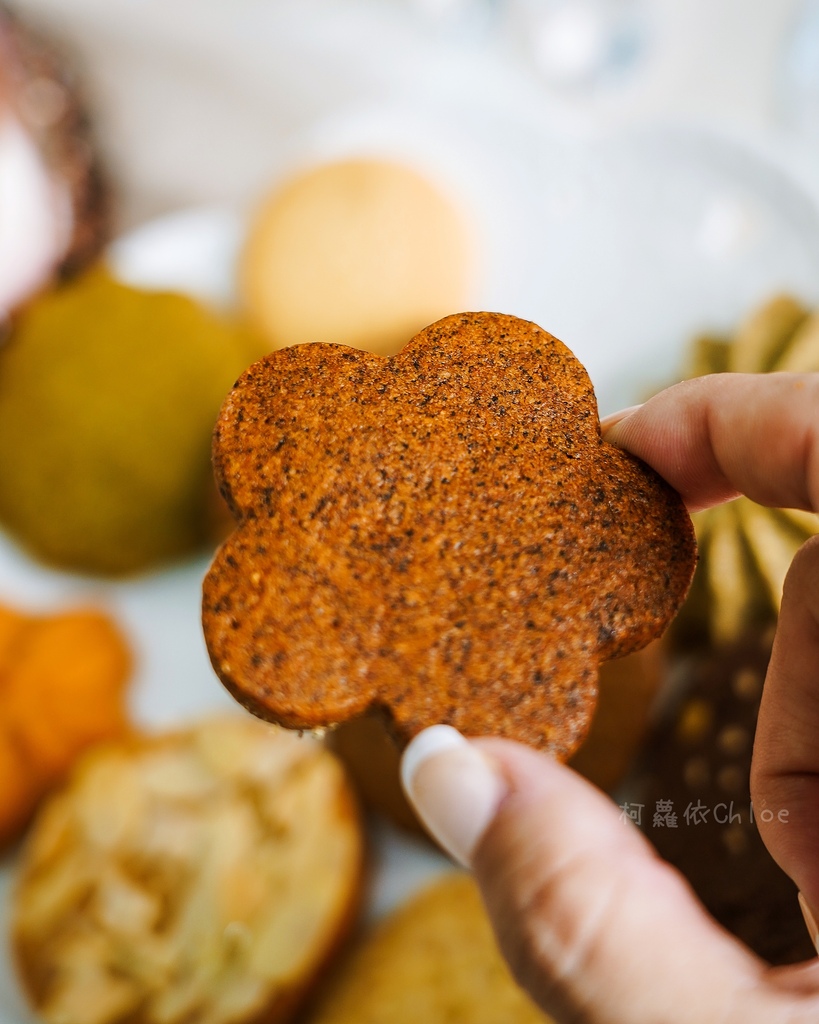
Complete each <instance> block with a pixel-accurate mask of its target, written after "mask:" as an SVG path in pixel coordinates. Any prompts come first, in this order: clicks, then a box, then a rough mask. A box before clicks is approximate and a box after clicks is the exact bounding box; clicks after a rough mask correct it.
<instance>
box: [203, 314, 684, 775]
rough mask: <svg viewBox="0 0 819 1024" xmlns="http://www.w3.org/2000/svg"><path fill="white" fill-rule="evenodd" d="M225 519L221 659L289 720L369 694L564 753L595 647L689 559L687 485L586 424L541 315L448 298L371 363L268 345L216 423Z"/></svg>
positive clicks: (276, 716)
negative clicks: (411, 334)
mask: <svg viewBox="0 0 819 1024" xmlns="http://www.w3.org/2000/svg"><path fill="white" fill-rule="evenodd" d="M214 462H215V467H216V473H217V477H218V479H219V482H220V486H221V489H222V493H223V494H224V496H225V498H226V500H227V501H228V504H229V505H230V507H231V509H232V510H233V512H234V514H235V516H236V517H237V519H238V521H239V525H238V528H237V529H236V530H235V531H234V533H233V534H232V535H231V537H230V538H228V540H227V541H226V542H225V544H224V545H223V546H222V548H221V549H220V551H219V553H218V555H217V557H216V559H215V561H214V564H213V566H212V567H211V569H210V572H209V573H208V575H207V578H206V580H205V585H204V602H203V618H204V629H205V637H206V639H207V643H208V648H209V651H210V656H211V659H212V662H213V665H214V667H215V669H216V672H217V673H218V674H219V676H220V677H221V679H222V681H223V682H224V683H225V685H226V686H227V687H228V689H229V690H230V691H231V692H232V693H233V694H234V695H235V696H236V698H237V699H238V700H239V701H240V702H241V703H242V704H244V705H245V706H246V707H247V708H249V709H250V710H251V711H253V712H254V713H255V714H258V715H260V716H261V717H263V718H267V719H270V720H272V721H275V722H279V723H280V724H282V725H286V726H288V727H291V728H297V729H305V728H306V729H311V728H316V727H321V726H327V725H332V724H335V723H337V722H340V721H343V720H345V719H348V718H353V717H356V716H358V715H361V714H364V713H365V712H367V711H368V710H371V709H377V710H379V711H381V712H383V713H384V714H385V715H386V716H387V717H388V719H389V720H390V723H391V726H392V728H393V730H394V732H395V733H396V735H397V736H398V738H399V739H400V740H402V741H407V740H408V739H409V738H410V737H412V736H413V735H414V734H415V733H417V732H419V731H420V730H421V729H423V728H424V727H425V726H427V725H431V724H432V723H434V722H446V723H449V724H451V725H453V726H455V727H456V728H458V729H460V730H461V731H463V732H464V733H466V734H469V735H477V734H485V733H495V734H501V735H505V736H509V737H512V738H515V739H518V740H521V741H523V742H526V743H529V744H532V745H535V746H540V747H544V748H547V749H549V750H551V751H552V752H553V753H555V754H556V755H558V756H560V757H567V756H568V755H569V754H570V753H571V752H572V751H573V750H574V749H575V747H576V746H577V745H578V743H579V742H580V740H581V739H582V737H583V735H584V734H585V731H586V729H587V726H588V722H589V718H590V716H591V713H592V710H593V707H594V701H595V697H596V680H597V669H598V665H599V663H600V662H601V661H603V660H605V659H608V658H612V657H617V656H619V655H622V654H627V653H628V652H630V651H632V650H636V649H638V648H640V647H642V646H644V645H645V644H647V643H648V642H649V640H651V639H653V638H654V637H656V636H658V635H659V634H660V633H661V632H662V631H663V630H664V629H665V627H666V626H667V624H668V622H669V621H670V619H671V618H672V616H673V615H674V613H675V612H676V610H677V608H678V607H679V605H680V603H681V601H682V600H683V598H684V596H685V593H686V591H687V589H688V585H689V582H690V579H691V574H692V572H693V568H694V563H695V559H696V553H695V542H694V535H693V530H692V527H691V521H690V519H689V517H688V514H687V513H686V511H685V508H684V506H683V503H682V501H681V500H680V498H679V495H677V494H676V492H674V491H673V490H672V489H671V488H670V487H669V486H668V485H667V484H666V483H665V482H664V481H662V480H661V479H660V478H659V477H658V476H657V475H656V474H655V473H654V472H653V471H652V470H650V469H649V468H648V467H646V466H645V465H644V464H642V463H641V462H639V461H638V460H636V459H634V458H633V457H631V456H629V455H627V454H625V453H624V452H622V451H621V450H619V449H617V448H615V447H613V446H612V445H609V444H606V443H605V442H603V441H602V440H601V437H600V428H599V423H598V418H597V406H596V401H595V397H594V392H593V390H592V386H591V382H590V381H589V378H588V375H587V374H586V371H585V370H584V369H583V367H582V366H581V365H580V363H579V362H578V361H577V359H575V357H574V356H573V355H572V353H571V352H570V351H569V350H568V349H567V348H566V347H565V346H564V345H563V344H562V343H561V342H559V341H558V340H557V339H556V338H553V337H552V336H551V335H550V334H547V333H546V332H545V331H543V330H541V329H540V328H539V327H537V326H536V325H535V324H532V323H529V322H527V321H524V320H519V319H517V318H515V317H511V316H504V315H501V314H495V313H464V314H459V315H455V316H450V317H447V318H445V319H444V320H440V321H438V322H437V323H435V324H433V325H432V326H431V327H428V328H426V330H424V331H422V332H421V333H420V334H418V335H417V336H416V337H415V338H414V339H413V340H412V341H411V342H410V343H409V344H408V345H407V346H406V347H405V348H404V349H403V350H402V351H401V352H400V353H399V354H398V355H396V356H392V357H390V358H384V357H380V356H376V355H372V354H369V353H364V352H359V351H357V350H353V349H349V348H345V347H342V346H333V345H322V344H318V345H305V346H299V347H295V348H291V349H285V350H283V351H280V352H274V353H272V354H271V355H269V356H266V357H265V358H264V359H262V360H260V361H259V362H258V363H256V364H254V365H253V366H252V367H251V368H250V369H249V370H248V371H247V372H246V373H245V374H243V376H242V377H241V378H240V380H239V381H238V383H237V385H236V387H235V388H234V389H233V391H232V392H231V394H230V395H229V397H228V399H227V401H226V402H225V405H224V406H223V408H222V412H221V415H220V418H219V420H218V422H217V426H216V431H215V436H214Z"/></svg>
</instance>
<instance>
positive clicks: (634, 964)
mask: <svg viewBox="0 0 819 1024" xmlns="http://www.w3.org/2000/svg"><path fill="white" fill-rule="evenodd" d="M604 430H605V431H606V437H607V440H609V441H611V442H613V443H614V444H617V445H619V446H621V447H623V448H625V449H627V450H628V451H630V452H633V453H634V454H635V455H638V456H639V457H640V458H642V459H644V460H645V461H646V462H648V463H649V464H650V465H652V466H653V467H654V468H655V469H656V470H657V471H658V472H659V473H660V474H661V475H663V476H664V477H665V478H666V479H667V480H668V481H669V482H670V483H671V484H672V485H673V486H674V487H676V488H677V489H678V490H679V491H680V493H681V494H682V495H683V497H684V499H685V501H686V503H687V504H688V506H689V508H690V509H691V510H696V509H701V508H705V507H708V506H710V505H714V504H718V503H720V502H724V501H728V500H730V499H732V498H734V497H736V496H737V495H739V494H746V495H748V496H749V497H751V498H752V499H753V500H755V501H757V502H760V503H761V504H764V505H771V506H784V507H796V508H801V509H813V510H819V374H800V375H795V374H768V375H744V374H719V375H714V376H711V377H706V378H701V379H698V380H694V381H688V382H685V383H683V384H680V385H677V386H676V387H673V388H670V389H668V390H666V391H664V392H662V393H661V394H659V395H657V396H655V397H654V398H652V399H651V400H650V401H649V402H648V403H647V404H646V405H644V406H642V407H640V408H639V409H638V410H637V411H633V412H629V413H628V414H626V415H625V416H621V417H619V418H618V417H612V419H611V420H610V421H609V422H607V423H604ZM474 742H475V743H476V745H478V746H479V747H480V749H481V751H482V752H483V753H484V754H485V755H487V756H489V757H490V758H491V760H492V761H493V762H494V763H495V765H496V766H497V768H498V769H499V770H500V772H501V773H502V775H503V777H504V779H505V783H506V786H507V793H506V795H505V796H504V797H503V799H502V801H501V803H500V806H499V808H498V810H497V812H496V813H495V815H494V817H493V819H492V820H491V822H490V824H489V826H488V827H487V829H486V831H485V832H484V833H483V835H482V837H481V839H480V841H479V842H478V845H477V847H476V850H475V853H474V857H473V858H472V860H473V863H472V867H473V870H474V872H475V875H476V878H477V880H478V882H479V884H480V886H481V888H482V891H483V894H484V899H485V901H486V904H487V906H488V908H489V912H490V916H491V917H492V920H493V923H494V925H495V928H496V931H497V934H498V937H499V941H500V944H501V947H502V949H503V951H504V953H505V955H506V957H507V958H508V960H509V962H510V964H511V966H512V969H513V971H514V973H515V974H516V976H517V978H518V980H519V981H520V982H521V983H522V984H523V985H524V987H525V988H527V989H528V991H529V992H530V993H531V994H532V995H533V997H534V998H535V1000H536V1001H537V1002H538V1003H539V1004H540V1006H542V1007H543V1009H544V1010H546V1011H547V1012H548V1013H551V1014H552V1015H553V1016H555V1017H556V1018H557V1019H558V1020H559V1021H561V1022H573V1024H575V1022H592V1021H593V1022H595V1024H649V1022H651V1024H658V1022H663V1024H689V1022H690V1024H733V1022H736V1024H757V1022H759V1024H784V1022H789V1024H797V1022H800V1024H801V1022H806V1024H807V1022H808V1021H814V1022H815V1021H816V1020H819V961H817V960H813V961H809V962H808V963H806V964H800V965H795V966H791V967H784V968H772V967H770V966H769V965H768V964H766V963H764V962H763V961H762V960H760V959H758V958H757V957H756V956H755V955H754V954H752V953H751V952H750V951H749V950H748V949H746V948H745V947H744V946H742V945H741V944H740V943H739V942H738V941H737V940H735V939H734V938H733V937H732V936H730V935H728V934H727V933H726V932H725V931H723V930H722V929H721V928H720V927H719V926H718V925H717V924H716V923H715V922H714V921H712V920H711V919H710V918H709V917H708V916H707V914H706V913H705V911H704V910H703V909H702V907H701V906H700V904H699V903H698V902H697V901H696V899H695V897H694V895H693V894H692V892H691V890H690V889H689V888H688V886H687V883H686V882H685V881H684V880H683V878H682V877H681V876H680V875H679V874H678V873H677V872H676V871H675V870H674V869H672V868H671V867H670V866H669V865H667V864H665V863H664V862H662V861H661V860H660V859H659V858H658V857H657V855H656V854H655V853H654V851H653V849H652V847H651V846H650V844H649V843H648V842H647V840H646V839H645V838H644V837H643V836H642V835H641V834H640V833H639V832H638V831H637V830H636V829H635V828H633V827H632V826H631V825H628V824H624V822H623V821H622V820H621V816H620V812H619V810H618V808H617V807H616V805H614V804H612V802H611V801H610V800H608V799H607V798H606V797H604V796H603V795H602V794H601V793H600V792H599V791H597V790H596V789H594V787H592V786H591V785H589V784H588V783H587V782H585V781H584V780H583V779H581V778H580V777H579V776H577V775H576V774H575V773H573V772H572V771H571V770H569V769H568V768H566V767H565V766H563V765H560V764H557V763H556V762H554V761H553V760H551V759H550V758H548V757H546V756H544V755H542V754H539V753H537V752H535V751H533V750H531V749H528V748H525V747H523V746H520V745H518V744H515V743H511V742H508V741H503V740H497V739H486V740H478V741H474ZM751 795H752V798H753V803H754V807H755V808H766V807H768V808H775V809H778V808H787V810H788V822H787V825H782V824H781V823H778V822H777V820H776V818H774V820H773V821H772V822H767V823H765V822H762V821H759V820H758V824H759V828H760V832H761V834H762V837H763V839H764V841H765V843H766V844H767V846H768V848H769V849H770V851H771V853H772V854H773V856H774V857H775V859H776V860H777V862H778V863H779V864H780V865H781V866H782V868H783V869H784V870H785V871H786V872H787V873H788V874H789V875H790V876H791V877H792V878H793V879H794V881H795V882H796V884H797V885H798V887H799V889H800V890H801V891H802V893H803V895H804V897H805V899H806V900H807V902H808V904H809V905H810V906H812V907H813V908H816V909H817V910H819V856H817V851H819V814H817V813H816V811H817V808H819V538H815V539H813V540H811V541H808V542H807V543H806V544H805V545H804V546H803V547H802V548H801V550H800V551H799V553H798V554H797V556H796V558H795V560H794V562H793V565H792V567H791V570H790V573H789V575H788V578H787V580H786V583H785V590H784V596H783V602H782V610H781V615H780V620H779V626H778V632H777V637H776V641H775V644H774V649H773V655H772V659H771V663H770V668H769V671H768V677H767V681H766V684H765V690H764V696H763V699H762V706H761V710H760V717H759V725H758V730H757V735H756V745H755V750H754V761H753V770H752V777H751Z"/></svg>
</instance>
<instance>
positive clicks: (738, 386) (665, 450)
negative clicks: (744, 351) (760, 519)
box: [604, 373, 819, 512]
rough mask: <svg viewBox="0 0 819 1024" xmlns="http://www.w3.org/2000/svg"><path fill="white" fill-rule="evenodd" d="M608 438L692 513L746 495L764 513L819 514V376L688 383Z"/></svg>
mask: <svg viewBox="0 0 819 1024" xmlns="http://www.w3.org/2000/svg"><path fill="white" fill-rule="evenodd" d="M604 427H605V423H604ZM604 437H605V439H606V440H607V441H609V442H611V443H612V444H616V445H617V446H618V447H620V448H625V449H626V450H627V451H629V452H631V453H632V454H634V455H637V456H638V457H639V458H641V459H643V461H644V462H647V463H648V464H649V465H650V466H652V467H653V468H654V469H656V470H657V472H658V473H659V474H660V476H662V477H665V479H666V480H667V481H668V482H669V483H670V484H671V486H672V487H674V488H676V489H677V490H678V491H679V492H680V494H681V495H682V497H683V499H684V500H685V502H686V504H687V505H688V507H689V509H690V510H691V511H692V512H693V511H697V510H698V509H701V508H707V507H708V506H710V505H716V504H719V503H720V502H723V501H728V500H730V499H731V498H735V497H737V496H738V495H739V494H746V495H747V496H748V497H749V498H751V499H752V500H754V501H756V502H759V503H760V504H762V505H769V506H773V507H780V508H801V509H806V510H817V509H819V373H769V374H745V373H718V374H711V375H709V376H707V377H698V378H696V379H695V380H690V381H684V382H683V383H682V384H677V385H675V386H674V387H671V388H667V389H666V390H665V391H662V392H660V394H658V395H655V396H654V397H653V398H652V399H650V400H649V401H648V402H646V404H645V405H643V406H641V407H640V408H639V409H638V410H637V411H636V412H634V413H632V414H631V415H629V416H627V417H626V418H624V419H621V420H619V421H618V422H616V423H615V424H614V425H613V426H611V427H610V428H609V429H608V430H605V432H604Z"/></svg>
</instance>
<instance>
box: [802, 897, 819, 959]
mask: <svg viewBox="0 0 819 1024" xmlns="http://www.w3.org/2000/svg"><path fill="white" fill-rule="evenodd" d="M797 898H798V899H799V906H800V908H801V910H802V917H804V919H805V924H806V925H807V928H808V935H810V941H811V942H812V943H813V948H814V949H815V950H816V952H817V953H819V928H817V927H816V918H815V917H814V916H813V911H812V910H811V909H810V907H809V906H808V901H807V900H806V899H805V897H804V896H803V895H802V893H801V892H800V893H798V894H797Z"/></svg>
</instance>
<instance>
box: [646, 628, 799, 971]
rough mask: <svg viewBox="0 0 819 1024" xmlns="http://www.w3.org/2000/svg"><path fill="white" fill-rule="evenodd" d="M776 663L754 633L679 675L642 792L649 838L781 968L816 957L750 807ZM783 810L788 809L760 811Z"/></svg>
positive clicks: (694, 661)
mask: <svg viewBox="0 0 819 1024" xmlns="http://www.w3.org/2000/svg"><path fill="white" fill-rule="evenodd" d="M769 655H770V633H768V635H764V634H755V635H747V636H745V637H744V638H743V639H742V640H741V641H739V642H736V643H733V644H729V645H725V646H723V647H720V648H718V649H715V650H712V651H710V652H708V653H707V654H698V655H696V656H694V657H693V658H691V659H689V660H688V662H687V663H685V664H684V665H683V666H682V667H681V670H680V675H679V678H678V680H677V686H676V687H675V690H674V697H673V699H671V700H670V701H669V703H668V706H667V707H666V709H665V713H664V714H663V715H662V716H661V718H660V720H659V722H658V723H657V725H656V727H655V729H654V731H653V734H652V736H651V737H650V740H649V742H648V744H647V747H646V750H645V753H644V758H643V767H642V771H641V773H640V779H639V781H638V783H637V785H636V787H635V788H634V792H635V793H637V794H638V796H637V799H636V802H635V807H636V806H641V814H640V817H641V825H642V828H643V830H644V832H645V833H646V835H647V836H648V838H649V839H650V840H651V842H652V843H653V844H654V845H655V847H656V848H657V850H658V852H659V853H660V854H661V856H662V857H663V858H664V859H665V860H668V861H669V862H670V863H672V864H673V865H674V866H675V867H677V868H678V869H679V870H680V871H681V872H682V873H683V874H684V875H685V877H686V878H687V879H688V881H689V882H690V883H691V886H692V887H693V889H694V890H695V892H696V893H697V895H698V896H699V898H700V900H701V901H702V902H703V903H704V905H705V907H706V908H707V910H708V911H709V912H710V913H711V914H712V916H713V917H715V918H716V919H717V920H718V921H719V922H720V924H722V925H723V926H724V927H725V928H727V929H728V930H729V931H730V932H732V933H733V934H734V935H736V936H737V937H738V938H740V939H741V940H742V941H743V942H745V943H746V944H747V945H748V946H750V947H751V949H753V950H754V951H755V952H756V953H758V954H759V955H760V956H762V957H764V958H765V959H766V960H769V961H770V962H771V963H777V964H781V963H791V962H795V961H799V960H805V959H808V958H809V957H812V956H814V955H815V951H814V949H813V946H812V945H811V941H810V938H809V937H808V932H807V929H806V928H805V924H804V922H803V920H802V914H801V912H800V910H799V906H798V904H797V899H796V886H795V885H794V883H793V882H792V881H791V880H790V878H788V876H787V875H786V874H785V873H784V871H782V869H781V868H780V867H779V866H778V865H777V864H776V862H775V861H774V859H773V858H772V857H771V855H770V853H768V850H767V848H766V847H765V845H764V843H763V842H762V838H761V836H760V834H759V829H758V814H759V813H760V812H755V811H754V808H752V806H751V795H750V783H749V779H750V770H751V753H752V749H753V740H754V733H755V731H756V719H757V713H758V711H759V701H760V697H761V694H762V684H763V681H764V679H765V672H766V669H767V665H768V658H769ZM780 811H787V808H773V809H770V808H766V809H765V810H764V811H762V812H761V813H763V814H779V813H780ZM784 820H785V821H787V815H785V818H784ZM783 827H787V825H786V824H785V825H783Z"/></svg>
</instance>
